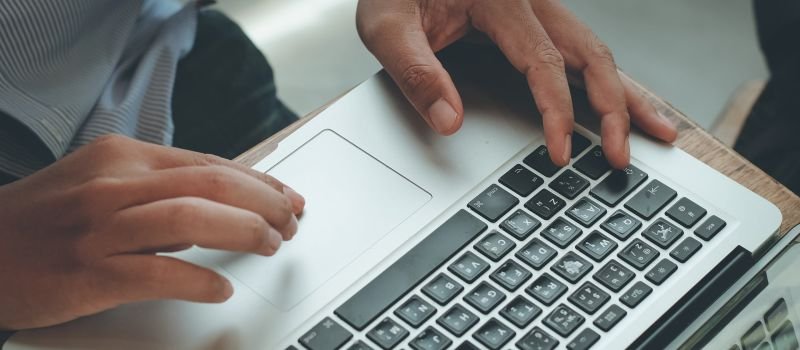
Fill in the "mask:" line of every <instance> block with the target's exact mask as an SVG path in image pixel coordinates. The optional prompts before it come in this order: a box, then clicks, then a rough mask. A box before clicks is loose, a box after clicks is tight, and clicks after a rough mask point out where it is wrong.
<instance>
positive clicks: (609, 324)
mask: <svg viewBox="0 0 800 350" xmlns="http://www.w3.org/2000/svg"><path fill="white" fill-rule="evenodd" d="M627 314H628V313H627V312H626V311H625V310H623V309H622V308H621V307H619V306H617V305H616V304H612V305H611V306H609V307H608V309H606V311H603V313H601V314H600V316H598V317H597V319H595V320H594V325H595V326H597V328H600V329H602V330H603V331H605V332H608V331H610V330H611V328H614V326H616V325H617V323H619V321H620V320H622V319H623V318H625V315H627Z"/></svg>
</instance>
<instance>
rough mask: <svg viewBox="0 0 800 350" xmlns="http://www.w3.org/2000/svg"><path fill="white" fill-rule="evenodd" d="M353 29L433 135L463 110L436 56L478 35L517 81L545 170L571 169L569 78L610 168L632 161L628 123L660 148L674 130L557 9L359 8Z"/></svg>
mask: <svg viewBox="0 0 800 350" xmlns="http://www.w3.org/2000/svg"><path fill="white" fill-rule="evenodd" d="M357 25H358V32H359V34H360V35H361V38H362V40H363V41H364V43H365V45H366V46H367V48H368V49H369V50H370V51H371V52H372V53H373V54H374V55H375V56H376V57H377V59H378V61H380V62H381V64H383V66H384V67H385V68H386V71H387V72H388V73H389V75H391V76H392V78H393V79H394V80H395V82H396V83H397V84H398V85H399V86H400V89H401V90H402V91H403V93H404V94H405V95H406V97H407V98H408V99H409V101H410V102H411V104H413V105H414V107H415V108H416V109H417V111H418V112H419V113H420V114H421V115H422V117H423V118H424V119H425V121H426V122H427V123H428V124H429V125H430V126H431V127H432V128H433V129H434V130H436V131H437V132H439V133H440V134H443V135H450V134H453V133H455V132H456V131H457V130H458V129H459V128H460V127H461V123H462V120H463V119H462V118H463V115H464V109H463V106H462V103H461V98H460V97H459V94H458V91H456V88H455V86H454V85H453V81H452V80H451V78H450V76H449V74H448V73H447V71H445V69H444V68H443V67H442V65H441V63H440V62H439V61H438V60H437V58H436V56H434V52H436V51H439V50H441V49H443V48H444V47H446V46H448V45H449V44H451V43H453V42H454V41H456V40H458V39H459V38H461V37H463V36H464V35H465V34H467V33H468V32H469V31H471V30H472V29H477V30H479V31H481V32H483V33H486V34H487V35H488V36H489V38H491V39H492V41H494V42H495V43H496V44H497V45H498V47H499V48H500V50H501V51H503V53H504V54H505V55H506V57H507V58H508V59H509V61H510V62H511V64H512V65H514V67H516V69H517V70H519V71H520V72H522V73H523V74H524V75H525V77H526V79H527V81H528V85H529V86H530V89H531V92H532V94H533V97H534V98H535V100H536V105H537V108H538V109H539V112H540V113H541V114H542V119H543V123H544V133H545V140H546V143H547V147H548V149H549V151H550V158H551V159H552V161H553V163H555V164H557V165H559V166H564V165H566V164H567V163H568V162H569V159H570V152H571V135H572V125H573V121H574V118H573V111H572V102H571V97H570V93H569V87H568V83H567V77H566V70H567V69H569V70H570V71H572V72H575V73H576V74H581V75H582V77H583V79H584V81H585V86H586V90H587V93H588V96H589V101H590V103H591V105H592V107H593V109H594V111H595V112H596V114H597V115H598V116H599V117H600V119H601V121H602V127H601V137H602V147H603V152H604V153H605V155H606V158H607V159H608V161H609V163H610V164H611V165H612V166H613V167H615V168H622V167H625V166H627V165H628V163H629V161H630V148H629V147H630V146H629V144H628V135H629V133H630V122H631V121H633V123H634V124H636V125H638V126H639V127H640V128H641V129H642V130H644V131H645V132H647V133H649V134H651V135H653V136H655V137H657V138H659V139H662V140H664V141H667V142H672V141H674V140H675V138H676V137H677V131H676V129H675V127H674V126H673V125H672V123H671V122H670V121H669V120H667V119H666V118H664V117H663V116H661V115H659V114H658V112H656V110H655V109H654V108H653V106H652V105H650V104H649V103H648V102H647V100H646V99H645V98H644V97H643V96H641V95H640V94H639V92H638V91H637V90H636V88H634V87H633V86H631V85H630V83H628V82H624V81H622V80H620V77H619V73H618V72H617V68H616V64H615V63H614V59H613V56H612V55H611V51H610V50H609V49H608V47H607V46H606V45H605V44H604V43H603V42H602V41H600V39H598V38H597V36H596V35H595V34H594V33H593V32H592V31H591V30H590V29H589V28H588V27H586V25H584V24H583V23H582V22H581V21H580V20H578V19H577V18H576V17H575V16H574V15H573V14H572V13H571V12H570V11H569V10H568V9H567V8H565V7H564V6H563V5H562V4H561V3H560V2H558V1H552V0H508V1H497V0H459V1H448V0H403V1H386V0H360V1H359V3H358V14H357Z"/></svg>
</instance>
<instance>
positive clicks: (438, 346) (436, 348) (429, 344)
mask: <svg viewBox="0 0 800 350" xmlns="http://www.w3.org/2000/svg"><path fill="white" fill-rule="evenodd" d="M452 343H453V341H452V340H450V338H448V337H446V336H445V335H444V334H442V333H440V332H439V331H437V330H436V329H434V328H433V327H428V328H426V329H425V330H424V331H422V332H421V333H420V334H419V335H417V337H416V338H414V340H412V341H410V342H409V343H408V345H411V348H412V349H414V350H444V349H447V348H448V347H450V344H452Z"/></svg>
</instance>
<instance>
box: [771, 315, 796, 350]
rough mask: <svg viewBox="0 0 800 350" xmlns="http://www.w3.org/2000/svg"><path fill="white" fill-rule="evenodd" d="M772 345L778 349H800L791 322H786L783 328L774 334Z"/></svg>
mask: <svg viewBox="0 0 800 350" xmlns="http://www.w3.org/2000/svg"><path fill="white" fill-rule="evenodd" d="M772 344H773V345H775V348H776V349H800V344H798V341H797V334H796V333H795V332H794V326H792V322H791V321H789V320H786V322H784V323H783V325H782V326H781V328H778V330H777V331H776V332H775V333H772Z"/></svg>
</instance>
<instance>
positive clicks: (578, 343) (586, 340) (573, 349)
mask: <svg viewBox="0 0 800 350" xmlns="http://www.w3.org/2000/svg"><path fill="white" fill-rule="evenodd" d="M598 340H600V335H599V334H597V332H595V331H593V330H592V329H591V328H586V329H584V330H583V331H581V332H580V333H578V335H577V336H575V339H573V340H572V342H571V343H569V344H567V349H569V350H588V349H589V348H591V347H592V345H594V343H597V341H598Z"/></svg>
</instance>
